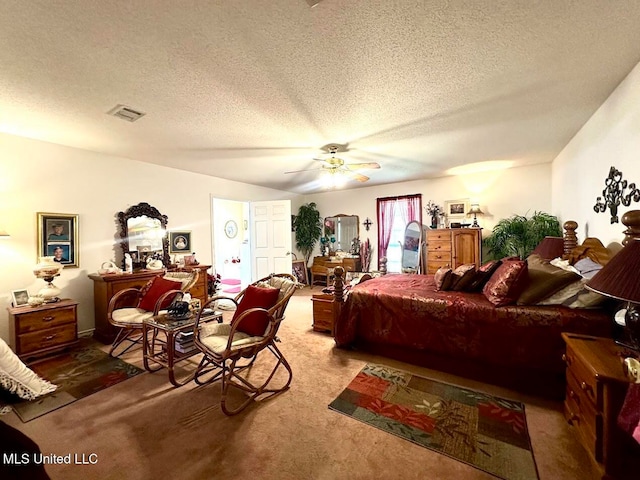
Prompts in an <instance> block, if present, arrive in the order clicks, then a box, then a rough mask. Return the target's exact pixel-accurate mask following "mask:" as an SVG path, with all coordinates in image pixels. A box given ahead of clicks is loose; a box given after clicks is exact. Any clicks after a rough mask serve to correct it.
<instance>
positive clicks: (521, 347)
mask: <svg viewBox="0 0 640 480" xmlns="http://www.w3.org/2000/svg"><path fill="white" fill-rule="evenodd" d="M565 331H567V332H575V333H583V334H590V335H597V336H605V337H608V336H610V335H611V320H610V315H609V314H608V313H607V312H605V311H604V310H596V309H570V308H566V307H560V306H557V307H556V306H553V307H549V306H546V307H543V306H508V307H494V306H493V304H491V303H490V302H489V301H488V300H487V299H486V298H485V297H484V295H482V293H462V292H438V291H436V289H435V284H434V281H433V276H432V275H403V274H398V275H386V276H384V277H379V278H373V279H371V280H368V281H366V282H364V283H362V284H360V285H357V286H356V287H354V288H353V289H352V290H351V292H350V294H349V296H348V297H347V299H346V301H345V303H344V305H343V308H342V311H341V314H340V316H339V318H338V320H337V322H336V325H335V340H336V344H337V345H338V346H348V345H351V344H354V343H366V344H386V345H394V346H398V347H406V348H407V349H413V350H417V351H428V352H430V353H435V354H441V355H444V356H456V357H457V358H459V357H461V356H462V357H464V358H466V359H468V360H477V361H479V362H482V363H483V364H488V365H495V366H505V365H509V366H511V367H519V366H523V367H525V368H527V369H533V370H544V371H552V372H563V371H564V367H565V366H564V364H563V362H562V360H561V357H562V353H563V352H564V342H563V341H562V338H561V337H560V332H565Z"/></svg>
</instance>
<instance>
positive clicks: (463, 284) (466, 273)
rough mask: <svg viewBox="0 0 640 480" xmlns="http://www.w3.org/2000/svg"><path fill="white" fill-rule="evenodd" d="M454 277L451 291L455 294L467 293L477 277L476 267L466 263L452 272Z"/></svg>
mask: <svg viewBox="0 0 640 480" xmlns="http://www.w3.org/2000/svg"><path fill="white" fill-rule="evenodd" d="M452 275H453V283H452V285H451V290H453V291H455V292H466V291H468V288H469V286H470V285H471V282H473V280H474V279H475V277H476V266H475V264H474V263H465V264H464V265H460V266H459V267H458V268H456V269H455V270H454V271H453V272H452Z"/></svg>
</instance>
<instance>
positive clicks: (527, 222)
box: [483, 212, 562, 259]
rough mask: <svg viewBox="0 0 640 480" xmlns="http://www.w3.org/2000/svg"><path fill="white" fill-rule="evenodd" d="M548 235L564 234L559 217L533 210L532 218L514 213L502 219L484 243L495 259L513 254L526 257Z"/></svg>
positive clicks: (557, 235)
mask: <svg viewBox="0 0 640 480" xmlns="http://www.w3.org/2000/svg"><path fill="white" fill-rule="evenodd" d="M547 236H550V237H561V236H562V229H561V228H560V222H559V221H558V218H557V217H556V216H554V215H549V214H548V213H544V212H533V215H531V217H530V218H527V217H526V216H525V215H513V216H511V217H509V218H504V219H502V220H500V221H499V222H498V223H497V224H496V226H495V227H493V233H492V234H491V235H490V236H489V237H487V238H485V239H484V240H483V244H484V246H485V247H487V249H488V253H489V256H490V257H491V258H494V259H499V258H504V257H511V256H518V257H520V258H526V257H528V256H529V254H531V252H532V251H533V250H534V249H535V248H536V246H538V244H539V243H540V242H541V241H542V240H543V239H544V237H547Z"/></svg>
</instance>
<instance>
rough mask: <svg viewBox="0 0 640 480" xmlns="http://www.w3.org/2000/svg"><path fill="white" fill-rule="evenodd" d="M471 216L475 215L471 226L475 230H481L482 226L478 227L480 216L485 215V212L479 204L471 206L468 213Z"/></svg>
mask: <svg viewBox="0 0 640 480" xmlns="http://www.w3.org/2000/svg"><path fill="white" fill-rule="evenodd" d="M471 214H473V224H472V225H471V226H472V227H475V228H479V227H480V225H478V214H480V215H484V212H483V211H482V210H480V205H479V204H477V203H472V204H471V208H470V209H469V211H468V212H467V215H471Z"/></svg>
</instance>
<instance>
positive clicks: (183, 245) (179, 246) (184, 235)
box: [169, 231, 192, 253]
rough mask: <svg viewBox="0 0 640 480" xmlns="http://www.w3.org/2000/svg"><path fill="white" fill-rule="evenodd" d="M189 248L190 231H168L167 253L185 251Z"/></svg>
mask: <svg viewBox="0 0 640 480" xmlns="http://www.w3.org/2000/svg"><path fill="white" fill-rule="evenodd" d="M191 250H192V248H191V232H185V231H181V232H169V253H187V252H190V251H191Z"/></svg>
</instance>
